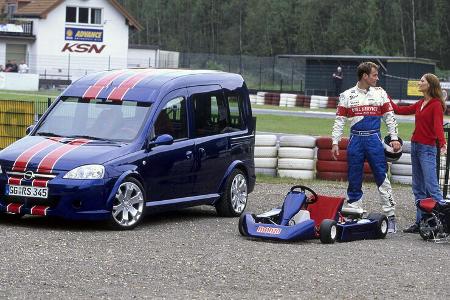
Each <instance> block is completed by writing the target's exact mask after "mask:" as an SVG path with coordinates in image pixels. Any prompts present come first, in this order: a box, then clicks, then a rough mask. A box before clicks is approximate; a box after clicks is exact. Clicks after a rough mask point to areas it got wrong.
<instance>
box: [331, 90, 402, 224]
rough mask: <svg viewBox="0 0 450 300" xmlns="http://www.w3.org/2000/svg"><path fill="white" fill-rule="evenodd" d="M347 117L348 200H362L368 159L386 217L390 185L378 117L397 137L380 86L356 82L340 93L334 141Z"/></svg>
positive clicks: (389, 209) (390, 201) (391, 204)
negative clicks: (362, 87)
mask: <svg viewBox="0 0 450 300" xmlns="http://www.w3.org/2000/svg"><path fill="white" fill-rule="evenodd" d="M347 119H348V120H350V140H349V144H348V147H347V161H348V181H349V185H348V189H347V195H348V202H349V203H352V202H356V201H358V200H361V198H362V196H363V192H362V190H361V187H362V180H363V168H364V161H365V160H367V161H368V162H369V165H370V168H371V169H372V172H373V175H374V177H375V182H376V184H377V186H378V191H379V194H380V198H381V204H382V208H383V211H384V213H385V214H386V215H387V216H393V215H394V214H395V208H394V206H395V202H394V200H393V199H392V188H391V183H390V182H389V179H388V178H387V163H386V158H385V156H384V147H383V142H382V138H381V133H380V124H381V119H383V121H384V122H385V123H386V126H387V128H388V132H389V134H390V136H391V139H392V140H398V135H397V121H396V119H395V116H394V112H393V108H392V106H391V104H390V101H389V98H388V95H387V94H386V92H385V91H384V90H383V89H382V88H380V87H370V88H369V89H368V90H363V89H360V88H358V86H357V85H356V86H355V87H352V88H350V89H348V90H346V91H345V92H343V93H342V94H341V95H340V98H339V104H338V107H337V112H336V119H335V121H334V126H333V133H332V136H333V144H338V142H339V141H340V139H341V137H342V132H343V129H344V125H345V122H346V121H347Z"/></svg>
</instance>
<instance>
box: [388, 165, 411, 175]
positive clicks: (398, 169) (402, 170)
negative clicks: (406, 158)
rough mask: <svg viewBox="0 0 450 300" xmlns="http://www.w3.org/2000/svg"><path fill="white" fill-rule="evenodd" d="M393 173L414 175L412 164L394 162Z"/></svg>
mask: <svg viewBox="0 0 450 300" xmlns="http://www.w3.org/2000/svg"><path fill="white" fill-rule="evenodd" d="M391 174H392V175H393V176H394V175H401V176H412V165H401V164H392V165H391Z"/></svg>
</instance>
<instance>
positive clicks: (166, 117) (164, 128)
mask: <svg viewBox="0 0 450 300" xmlns="http://www.w3.org/2000/svg"><path fill="white" fill-rule="evenodd" d="M161 134H170V135H171V136H172V137H173V138H174V140H179V139H184V138H187V137H188V134H187V114H186V99H185V98H183V97H177V98H174V99H172V100H170V101H169V102H167V104H166V105H165V106H164V108H163V109H162V110H161V112H160V113H159V115H158V118H157V119H156V122H155V136H158V135H161Z"/></svg>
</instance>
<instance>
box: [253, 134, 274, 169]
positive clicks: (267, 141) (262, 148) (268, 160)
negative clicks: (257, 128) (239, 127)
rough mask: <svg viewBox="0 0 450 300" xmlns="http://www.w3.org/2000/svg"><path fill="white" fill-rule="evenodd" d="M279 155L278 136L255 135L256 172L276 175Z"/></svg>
mask: <svg viewBox="0 0 450 300" xmlns="http://www.w3.org/2000/svg"><path fill="white" fill-rule="evenodd" d="M277 156H278V147H277V136H276V135H273V134H257V135H256V136H255V173H256V174H264V175H269V176H276V175H277V162H278V158H277Z"/></svg>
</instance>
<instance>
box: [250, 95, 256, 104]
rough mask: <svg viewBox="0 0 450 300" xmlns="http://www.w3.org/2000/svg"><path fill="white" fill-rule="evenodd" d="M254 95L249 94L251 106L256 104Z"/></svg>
mask: <svg viewBox="0 0 450 300" xmlns="http://www.w3.org/2000/svg"><path fill="white" fill-rule="evenodd" d="M256 97H257V96H256V95H254V94H250V103H251V104H256Z"/></svg>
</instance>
